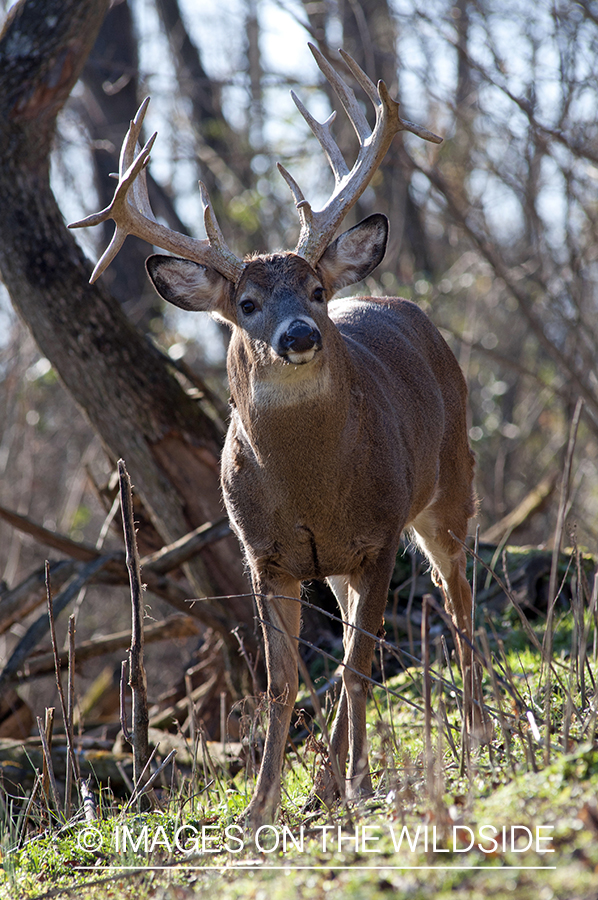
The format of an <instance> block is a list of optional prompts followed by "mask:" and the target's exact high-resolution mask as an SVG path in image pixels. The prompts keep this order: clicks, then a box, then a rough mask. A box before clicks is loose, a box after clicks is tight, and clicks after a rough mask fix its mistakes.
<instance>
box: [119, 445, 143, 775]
mask: <svg viewBox="0 0 598 900" xmlns="http://www.w3.org/2000/svg"><path fill="white" fill-rule="evenodd" d="M118 477H119V484H120V505H121V510H122V520H123V532H124V537H125V548H126V555H127V570H128V572H129V583H130V586H131V649H130V652H129V687H130V688H131V691H132V694H133V712H132V719H133V778H134V780H135V784H136V785H138V783H139V779H140V778H141V772H142V771H143V770H144V768H145V765H146V763H147V760H148V746H149V741H148V726H149V715H148V709H147V682H146V675H145V668H144V665H143V615H144V604H143V585H142V583H141V569H140V565H139V553H138V550H137V541H136V538H135V519H134V513H133V494H132V490H131V479H130V478H129V473H128V472H127V470H126V467H125V463H124V460H122V459H119V461H118Z"/></svg>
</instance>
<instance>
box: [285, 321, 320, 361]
mask: <svg viewBox="0 0 598 900" xmlns="http://www.w3.org/2000/svg"><path fill="white" fill-rule="evenodd" d="M321 346H322V336H321V335H320V332H319V331H318V329H317V328H314V327H313V326H312V325H310V324H309V322H305V321H303V319H296V320H295V321H294V322H291V324H290V325H289V327H288V328H287V330H286V331H285V332H284V334H282V335H281V336H280V350H281V352H282V353H288V352H289V351H292V352H293V353H305V351H306V350H313V348H314V347H318V348H319V347H321Z"/></svg>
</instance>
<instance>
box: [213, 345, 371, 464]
mask: <svg viewBox="0 0 598 900" xmlns="http://www.w3.org/2000/svg"><path fill="white" fill-rule="evenodd" d="M231 350H232V352H230V351H229V360H228V375H229V383H230V389H231V398H232V403H233V407H234V410H235V412H234V416H233V419H234V418H235V417H236V419H237V421H238V424H239V425H240V427H241V429H242V431H243V432H244V436H245V437H246V439H247V440H248V442H249V443H250V445H251V447H252V449H253V452H254V453H255V455H256V457H257V458H258V460H259V459H260V458H261V459H266V458H267V459H268V461H269V465H270V464H271V461H272V453H273V450H276V452H277V453H280V449H279V448H280V446H281V443H283V442H284V449H285V456H286V459H287V460H289V459H293V458H294V457H296V456H300V457H301V459H302V460H305V459H306V457H309V458H311V457H312V456H313V457H314V458H318V459H320V460H322V459H324V458H326V453H325V448H326V447H327V446H328V445H331V444H336V445H338V442H339V440H341V437H342V434H343V432H344V431H345V429H346V426H347V422H348V420H350V419H351V417H352V412H354V411H355V410H354V398H353V393H354V392H353V385H354V382H355V373H354V371H353V364H352V362H351V359H350V356H349V353H348V352H347V349H346V347H345V345H344V342H343V340H342V338H341V336H340V334H339V333H338V331H336V329H331V334H329V335H328V336H327V338H326V340H325V347H324V349H323V350H321V351H320V353H319V354H318V356H317V357H316V358H315V359H314V360H313V361H312V362H310V363H308V364H306V365H298V366H294V365H290V364H288V363H285V362H283V361H282V360H275V361H273V362H272V363H271V364H264V363H263V361H258V362H256V361H254V360H252V359H251V358H249V357H248V355H247V352H246V350H245V348H244V347H243V346H241V347H237V348H231Z"/></svg>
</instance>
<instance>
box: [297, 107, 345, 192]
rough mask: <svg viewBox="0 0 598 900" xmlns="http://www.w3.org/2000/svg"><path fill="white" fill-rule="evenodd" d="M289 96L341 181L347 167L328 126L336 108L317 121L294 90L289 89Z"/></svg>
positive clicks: (336, 177) (334, 115) (336, 176)
mask: <svg viewBox="0 0 598 900" xmlns="http://www.w3.org/2000/svg"><path fill="white" fill-rule="evenodd" d="M291 97H292V98H293V100H294V101H295V106H296V107H297V109H298V110H299V112H300V113H301V115H302V116H303V118H304V119H305V121H306V122H307V124H308V125H309V127H310V128H311V130H312V132H313V133H314V135H315V137H316V138H317V139H318V141H319V143H320V146H321V147H322V149H323V150H324V153H325V154H326V157H327V159H328V162H329V163H330V168H331V169H332V171H333V172H334V178H335V180H336V181H337V182H338V181H341V179H342V178H344V177H345V175H348V174H349V167H348V165H347V163H346V162H345V159H344V157H343V154H342V153H341V151H340V149H339V146H338V144H337V143H336V141H335V140H334V138H333V137H332V132H331V130H330V126H331V125H332V123H333V122H334V120H335V119H336V110H335V111H334V112H332V113H331V115H330V116H328V118H327V119H326V121H325V122H318V120H317V119H314V117H313V116H312V114H311V113H310V112H309V110H308V109H306V108H305V106H304V105H303V103H302V102H301V100H300V99H299V97H298V96H297V94H296V93H295V91H291Z"/></svg>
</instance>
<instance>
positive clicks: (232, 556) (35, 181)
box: [0, 0, 253, 659]
mask: <svg viewBox="0 0 598 900" xmlns="http://www.w3.org/2000/svg"><path fill="white" fill-rule="evenodd" d="M107 8H108V2H107V0H21V2H19V3H18V4H17V5H16V6H15V7H13V9H12V10H11V13H10V15H9V17H8V20H7V22H6V25H5V27H4V30H3V32H2V35H1V37H0V98H1V99H0V122H1V125H0V155H1V158H2V166H1V167H0V193H1V195H2V198H3V215H2V224H1V225H0V229H1V240H0V271H1V272H2V278H3V281H4V283H5V285H6V287H7V289H8V291H9V293H10V296H11V299H12V302H13V304H14V306H15V309H16V310H17V311H18V313H19V315H20V317H21V318H22V319H23V321H24V322H25V323H26V324H27V326H28V328H29V329H30V331H31V333H32V334H33V336H34V338H35V340H36V342H37V344H38V346H39V348H40V350H41V351H42V353H43V354H44V355H45V356H46V357H47V358H48V359H49V360H50V361H51V362H52V365H53V366H54V367H55V369H56V371H57V372H58V374H59V376H60V378H61V379H62V381H63V383H64V385H65V386H66V388H67V390H68V391H69V393H70V394H71V396H72V397H73V398H74V399H75V401H76V403H77V404H78V405H79V407H80V408H81V409H82V410H83V411H84V412H85V414H86V416H87V417H88V419H89V421H90V422H91V424H92V426H93V428H94V429H95V431H96V432H97V433H98V435H99V436H100V437H101V440H102V442H103V444H104V447H105V448H106V450H107V452H108V453H109V455H110V456H111V457H112V458H113V459H116V458H117V457H123V458H124V459H126V462H127V466H128V468H129V470H130V472H131V475H132V479H133V482H134V484H135V488H136V490H137V492H138V494H139V495H140V497H141V498H142V501H143V504H144V507H145V509H146V510H147V511H148V513H149V515H150V517H151V520H152V522H153V524H154V526H155V528H156V530H157V531H158V533H159V534H160V535H161V537H162V539H163V540H164V541H167V542H169V541H172V540H174V539H175V538H178V537H180V536H181V535H182V534H184V533H185V532H186V531H189V530H191V529H192V528H194V527H196V526H197V525H199V524H201V523H202V522H206V521H210V520H215V519H217V518H219V517H220V516H221V515H222V511H221V501H220V490H219V481H218V473H219V454H220V443H221V437H222V432H221V429H220V428H219V427H218V426H217V424H216V423H215V421H214V417H213V416H211V415H209V414H208V413H207V412H206V411H205V409H204V408H202V405H201V403H197V402H195V401H194V400H193V399H191V398H190V397H189V396H188V394H187V393H186V391H185V390H184V389H183V387H182V386H181V383H180V382H179V381H178V380H177V378H176V377H175V374H174V372H173V371H172V369H171V367H169V365H168V363H167V361H166V360H165V358H164V357H163V355H162V354H161V353H160V352H159V351H158V350H157V349H156V348H155V347H154V346H153V345H152V344H151V343H149V342H148V341H147V340H145V339H144V337H143V336H142V335H141V334H140V332H139V331H138V330H137V329H136V328H135V327H134V326H133V325H132V324H131V323H130V322H129V320H128V319H127V318H126V317H125V315H124V313H123V311H122V309H121V307H120V305H119V304H118V303H117V302H116V301H115V300H114V298H113V297H112V296H110V294H109V293H108V292H107V291H106V289H105V287H103V286H94V287H91V286H90V285H89V284H88V278H89V274H90V266H89V263H88V261H87V260H86V259H85V258H84V256H83V254H82V252H81V250H80V249H79V248H78V246H77V244H76V243H75V241H74V240H73V238H72V236H71V234H70V233H69V232H68V231H67V229H66V227H65V224H64V221H63V219H62V216H61V214H60V211H59V209H58V207H57V204H56V201H55V199H54V197H53V195H52V192H51V189H50V184H49V151H50V148H51V146H52V141H53V136H54V132H55V126H56V116H57V113H58V112H59V110H60V109H61V107H62V106H63V104H64V102H65V101H66V99H67V97H68V95H69V92H70V90H71V89H72V87H73V85H74V83H75V81H76V79H77V77H78V76H79V73H80V72H81V69H82V67H83V65H84V63H85V59H86V57H87V55H88V53H89V52H90V49H91V47H92V45H93V42H94V40H95V38H96V35H97V33H98V30H99V29H100V26H101V23H102V19H103V16H104V15H105V13H106V11H107ZM189 575H190V577H191V579H192V582H193V584H194V586H195V587H194V590H195V591H197V592H198V593H199V594H201V595H204V596H206V595H208V596H209V595H216V596H222V595H233V596H232V597H231V599H229V600H227V601H226V602H225V603H223V602H221V601H212V603H211V604H210V605H209V606H205V605H201V606H200V607H199V609H198V610H196V612H197V614H199V615H201V616H202V617H203V618H204V620H205V621H206V623H208V624H210V625H212V626H213V627H215V628H216V629H217V630H218V631H219V632H220V633H221V634H222V636H223V639H224V641H225V644H226V645H227V646H228V647H229V648H231V650H232V648H233V645H235V646H236V641H235V639H234V638H233V637H232V636H231V635H230V626H231V622H233V623H235V624H237V623H238V624H240V625H241V626H242V627H244V628H245V629H246V631H247V634H248V640H249V641H250V642H251V635H252V634H253V629H252V617H253V611H252V608H251V605H250V603H248V602H247V601H246V600H245V599H235V596H234V595H239V594H243V593H245V592H246V591H247V583H246V581H245V578H244V575H243V571H242V565H241V560H240V554H239V551H238V548H237V545H236V541H234V539H232V538H228V539H226V540H224V541H222V542H220V543H218V544H216V545H214V546H213V547H211V548H207V549H206V551H204V552H203V553H202V554H201V556H199V557H197V558H196V559H195V560H194V561H193V562H192V563H191V564H190V565H189ZM234 658H235V659H236V651H235V653H234Z"/></svg>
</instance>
